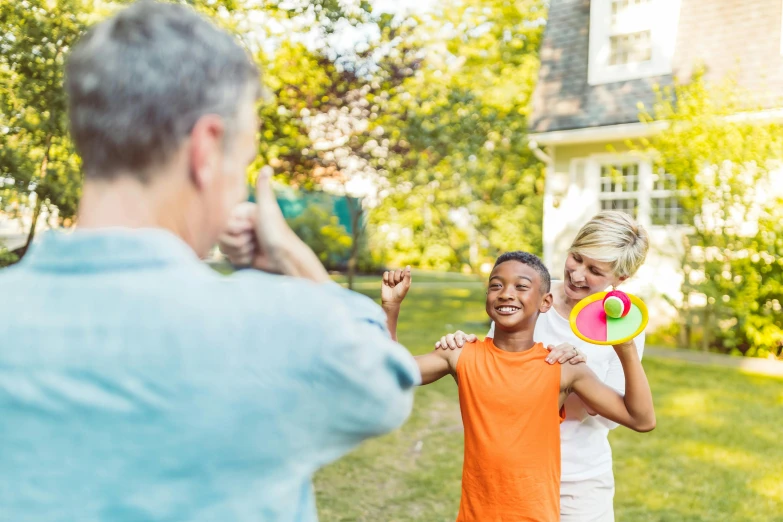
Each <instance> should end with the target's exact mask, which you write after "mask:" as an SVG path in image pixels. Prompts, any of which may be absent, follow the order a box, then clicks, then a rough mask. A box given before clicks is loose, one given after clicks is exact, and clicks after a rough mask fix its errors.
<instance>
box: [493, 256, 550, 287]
mask: <svg viewBox="0 0 783 522" xmlns="http://www.w3.org/2000/svg"><path fill="white" fill-rule="evenodd" d="M506 261H519V262H520V263H522V264H523V265H527V266H529V267H531V268H533V269H534V270H535V271H536V272H538V275H540V276H541V293H542V294H546V293H547V292H549V289H550V287H551V286H552V278H551V277H550V276H549V270H547V267H545V266H544V263H542V262H541V259H540V258H539V257H538V256H537V255H535V254H531V253H530V252H522V251H521V250H515V251H514V252H506V253H505V254H501V255H500V257H498V258H497V260H496V261H495V266H498V265H499V264H500V263H505V262H506Z"/></svg>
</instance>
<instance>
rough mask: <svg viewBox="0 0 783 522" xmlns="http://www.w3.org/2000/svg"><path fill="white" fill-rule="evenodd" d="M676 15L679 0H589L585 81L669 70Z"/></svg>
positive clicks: (597, 82) (598, 81) (623, 78)
mask: <svg viewBox="0 0 783 522" xmlns="http://www.w3.org/2000/svg"><path fill="white" fill-rule="evenodd" d="M679 17H680V0H592V1H591V2H590V40H589V42H590V43H589V45H590V49H589V53H588V69H587V71H588V72H587V81H588V83H589V84H590V85H600V84H605V83H614V82H621V81H626V80H633V79H639V78H647V77H651V76H661V75H666V74H671V73H672V58H673V57H674V48H675V43H676V40H677V28H678V25H679ZM642 37H643V38H642ZM637 44H638V45H642V44H643V47H645V49H638V50H636V51H634V50H633V47H634V45H637ZM782 45H783V44H782ZM613 46H615V47H617V46H624V47H626V49H625V50H624V51H623V50H619V51H618V49H616V48H614V49H613Z"/></svg>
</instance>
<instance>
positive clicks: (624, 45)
mask: <svg viewBox="0 0 783 522" xmlns="http://www.w3.org/2000/svg"><path fill="white" fill-rule="evenodd" d="M609 47H610V51H609V52H610V53H611V56H610V58H609V65H627V64H629V63H640V62H649V61H650V60H651V59H652V42H651V41H650V31H639V32H637V33H631V34H621V35H617V36H612V37H611V38H610V39H609Z"/></svg>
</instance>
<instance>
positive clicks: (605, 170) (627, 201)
mask: <svg viewBox="0 0 783 522" xmlns="http://www.w3.org/2000/svg"><path fill="white" fill-rule="evenodd" d="M599 198H600V200H601V210H622V211H623V212H627V213H628V214H631V215H632V216H633V217H637V215H638V212H639V204H638V203H639V164H638V163H631V164H627V165H612V164H608V165H601V192H600V196H599Z"/></svg>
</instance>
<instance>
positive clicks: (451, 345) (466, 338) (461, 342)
mask: <svg viewBox="0 0 783 522" xmlns="http://www.w3.org/2000/svg"><path fill="white" fill-rule="evenodd" d="M477 341H478V337H476V335H475V334H466V333H465V332H463V331H462V330H457V331H456V332H454V333H452V334H446V335H444V336H443V337H441V338H440V341H438V342H437V343H435V349H436V350H446V351H449V350H456V349H457V348H462V347H463V346H465V343H475V342H477Z"/></svg>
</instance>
